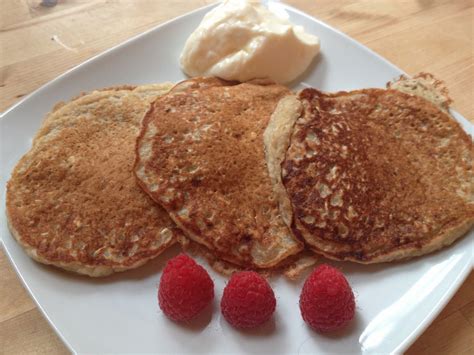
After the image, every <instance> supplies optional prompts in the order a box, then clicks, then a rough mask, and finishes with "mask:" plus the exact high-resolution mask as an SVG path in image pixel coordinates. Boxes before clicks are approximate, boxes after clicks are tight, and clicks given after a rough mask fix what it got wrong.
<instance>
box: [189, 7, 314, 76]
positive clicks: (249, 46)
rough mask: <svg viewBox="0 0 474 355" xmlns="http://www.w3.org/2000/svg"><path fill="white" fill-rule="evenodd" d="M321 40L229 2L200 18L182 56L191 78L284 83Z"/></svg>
mask: <svg viewBox="0 0 474 355" xmlns="http://www.w3.org/2000/svg"><path fill="white" fill-rule="evenodd" d="M319 50H320V41H319V38H318V37H316V36H314V35H311V34H308V33H306V32H305V30H304V29H303V27H302V26H295V25H293V24H291V23H290V22H289V21H288V20H286V19H284V18H280V17H278V16H277V15H275V14H274V13H273V12H271V11H269V10H268V9H267V8H266V7H264V6H262V5H261V4H257V3H251V2H249V1H244V0H240V1H239V0H228V1H225V2H223V3H222V4H221V5H219V6H217V7H216V8H214V9H213V10H211V11H210V12H209V13H207V14H206V15H205V16H204V19H203V20H202V22H201V23H200V25H199V26H198V28H196V30H195V31H194V32H193V33H192V34H191V35H190V36H189V38H188V40H187V41H186V44H185V46H184V49H183V52H182V53H181V58H180V64H181V68H182V70H183V71H184V72H185V73H186V74H188V75H189V76H191V77H193V76H217V77H220V78H222V79H226V80H238V81H247V80H251V79H255V78H270V79H273V80H274V81H276V82H278V83H288V82H290V81H292V80H293V79H295V78H296V77H297V76H299V75H300V74H301V73H303V72H304V71H305V69H306V68H307V67H308V66H309V64H310V63H311V61H312V60H313V58H314V57H315V56H316V55H317V54H318V53H319Z"/></svg>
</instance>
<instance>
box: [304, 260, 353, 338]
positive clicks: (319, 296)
mask: <svg viewBox="0 0 474 355" xmlns="http://www.w3.org/2000/svg"><path fill="white" fill-rule="evenodd" d="M300 309H301V315H302V316H303V319H304V320H305V322H306V323H308V324H309V326H310V327H311V328H313V329H314V330H316V331H319V332H330V331H333V330H337V329H340V328H342V327H344V326H345V325H346V324H347V323H349V321H350V320H351V319H352V318H354V311H355V301H354V294H353V293H352V289H351V286H350V285H349V283H348V282H347V280H346V278H345V277H344V275H343V274H342V273H341V272H340V271H339V270H337V269H335V268H333V267H331V266H329V265H321V266H319V267H318V268H316V269H315V270H314V271H313V273H312V274H311V275H309V276H308V278H307V279H306V281H305V283H304V286H303V290H302V291H301V296H300Z"/></svg>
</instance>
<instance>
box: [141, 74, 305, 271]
mask: <svg viewBox="0 0 474 355" xmlns="http://www.w3.org/2000/svg"><path fill="white" fill-rule="evenodd" d="M288 94H289V91H288V89H287V88H285V87H283V86H280V85H276V84H273V83H269V82H264V81H259V82H252V83H243V84H238V83H231V82H226V81H222V80H219V79H215V78H198V79H192V80H188V81H184V82H182V83H180V84H178V85H177V86H175V87H174V88H173V89H172V91H171V92H170V93H169V94H167V95H164V96H162V97H160V98H158V99H157V100H156V101H155V102H154V104H153V105H152V108H151V109H150V111H149V112H148V113H147V115H146V117H145V118H144V120H143V127H142V131H141V133H140V136H139V138H138V141H137V161H136V164H135V172H136V175H137V178H138V180H139V182H140V184H141V186H142V187H143V188H144V189H145V190H146V191H147V192H148V194H149V195H150V196H151V197H152V198H153V199H154V200H155V201H156V202H158V203H159V204H161V205H162V206H163V207H164V208H165V209H166V210H167V211H168V212H169V214H170V216H171V218H172V219H173V220H174V221H175V222H176V224H177V225H178V226H179V227H180V228H181V229H182V230H183V231H184V232H185V234H186V236H188V237H189V238H191V239H193V240H194V241H196V242H198V243H200V244H202V245H204V246H205V247H207V248H208V249H209V250H210V251H211V252H212V253H213V254H214V255H215V256H217V257H219V258H221V259H224V260H227V261H230V262H232V263H235V264H238V265H241V266H246V267H255V268H269V267H273V266H276V265H277V264H278V263H279V262H281V261H282V260H283V259H285V258H286V257H288V256H289V255H293V254H295V253H297V252H298V251H300V250H301V248H302V244H301V243H300V242H299V241H298V240H297V239H295V238H294V236H293V235H292V233H291V231H290V229H289V228H288V227H287V226H286V224H285V223H284V221H283V219H282V217H281V215H280V212H279V208H278V203H277V200H276V198H275V195H274V193H273V190H272V183H271V179H270V176H269V173H268V169H267V166H266V161H265V153H264V146H263V132H264V130H265V127H266V125H267V123H268V120H269V118H270V115H271V113H272V112H273V110H274V108H275V106H276V105H277V103H278V101H279V100H280V99H281V98H282V97H284V96H286V95H288Z"/></svg>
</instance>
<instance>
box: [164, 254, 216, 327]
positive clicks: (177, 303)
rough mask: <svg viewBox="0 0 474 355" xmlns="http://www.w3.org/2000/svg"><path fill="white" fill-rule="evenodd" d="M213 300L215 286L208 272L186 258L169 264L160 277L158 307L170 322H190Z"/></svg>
mask: <svg viewBox="0 0 474 355" xmlns="http://www.w3.org/2000/svg"><path fill="white" fill-rule="evenodd" d="M213 298H214V283H213V282H212V280H211V278H210V277H209V274H208V273H207V271H206V270H205V269H204V268H203V267H202V266H201V265H199V264H197V263H196V262H195V261H194V260H193V259H191V258H190V257H189V256H187V255H186V254H180V255H178V256H176V257H174V258H173V259H171V260H169V261H168V263H167V264H166V266H165V268H164V270H163V274H162V275H161V280H160V287H159V290H158V303H159V305H160V308H161V310H162V311H163V313H164V314H166V316H168V318H170V319H172V320H174V321H176V322H181V321H188V320H191V319H192V318H194V317H195V316H196V315H197V314H198V313H199V312H201V311H202V310H203V309H204V308H205V307H206V306H207V305H208V304H209V303H211V301H212V300H213Z"/></svg>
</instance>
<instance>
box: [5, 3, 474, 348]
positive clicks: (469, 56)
mask: <svg viewBox="0 0 474 355" xmlns="http://www.w3.org/2000/svg"><path fill="white" fill-rule="evenodd" d="M46 2H47V1H46ZM50 2H51V0H50ZM210 2H211V1H206V0H189V1H188V0H180V1H162V0H156V1H154V0H116V1H114V0H59V1H58V4H57V5H56V6H53V7H44V6H40V3H41V0H1V3H0V13H1V16H0V22H1V23H0V45H1V47H0V59H1V61H0V111H3V110H5V109H6V108H7V107H9V106H10V105H12V104H14V103H15V102H17V101H18V100H20V99H21V98H22V97H23V96H25V95H27V94H28V93H30V92H32V91H33V90H35V89H37V88H38V87H40V86H41V85H43V84H45V83H46V82H48V81H49V80H51V79H53V78H55V77H56V76H57V75H59V74H61V73H63V72H64V71H66V70H67V69H69V68H71V67H73V66H75V65H77V64H79V63H81V62H82V61H84V60H86V59H87V58H90V57H91V56H93V55H95V54H97V53H100V52H101V51H103V50H105V49H107V48H109V47H111V46H113V45H116V44H118V43H120V42H122V41H124V40H126V39H127V38H129V37H131V36H133V35H135V34H138V33H140V32H143V31H145V30H147V29H149V28H152V27H153V26H155V25H157V24H159V23H162V22H164V21H166V20H168V19H171V18H173V17H175V16H178V15H181V14H183V13H186V12H188V11H191V10H194V9H196V8H198V7H201V6H203V5H206V4H207V3H210ZM288 2H289V3H290V4H292V5H294V6H295V7H297V8H299V9H301V10H303V11H305V12H307V13H309V14H311V15H313V16H315V17H317V18H319V19H321V20H323V21H325V22H327V23H329V24H331V25H332V26H334V27H336V28H338V29H339V30H341V31H343V32H345V33H347V34H349V35H350V36H351V37H353V38H355V39H356V40H358V41H360V42H361V43H363V44H365V45H367V46H368V47H370V48H371V49H373V50H374V51H376V52H378V53H379V54H381V55H382V56H383V57H385V58H387V59H388V60H390V61H391V62H393V63H394V64H396V65H397V66H399V67H400V68H401V69H403V70H405V71H406V72H408V73H409V74H414V73H416V72H419V71H428V72H431V73H433V74H435V75H436V76H437V77H439V78H443V79H444V80H445V81H446V83H447V85H448V87H449V89H450V92H451V96H452V98H453V99H454V101H455V103H454V108H455V109H457V110H458V111H459V112H461V113H462V114H463V115H464V116H465V117H467V118H468V119H470V120H471V121H473V117H474V107H473V103H474V97H473V89H474V85H473V79H474V65H473V53H474V47H473V46H474V43H473V23H474V1H472V0H456V1H452V0H404V1H400V0H359V1H347V0H343V1H341V0H338V1H335V0H319V1H316V0H311V1H310V0H294V1H288ZM3 352H4V353H7V354H17V353H26V352H41V353H47V354H55V353H66V352H67V350H66V348H65V347H64V345H63V344H62V343H61V341H60V340H59V339H58V337H57V336H56V335H55V333H54V332H53V331H52V329H51V327H50V326H49V325H48V323H47V322H46V320H45V319H44V318H43V317H42V315H41V314H40V312H39V310H38V309H37V307H36V306H35V304H34V303H33V301H32V300H31V298H30V297H29V295H28V294H27V292H26V291H25V289H24V288H23V286H22V285H21V283H20V281H19V280H18V278H17V276H16V275H15V273H14V271H13V269H12V267H11V266H10V264H9V263H8V261H7V260H6V257H5V255H4V253H3V251H2V252H0V353H3ZM408 353H411V354H419V353H422V354H433V353H452V354H461V353H466V354H467V353H471V354H472V353H474V274H473V273H471V275H470V276H469V278H468V279H467V280H466V282H465V283H464V285H463V286H462V287H461V289H460V290H459V291H458V292H457V293H456V295H455V297H454V298H453V299H452V300H451V302H450V303H449V304H448V306H447V307H446V308H445V309H444V310H443V311H442V312H441V314H440V315H439V316H438V318H437V319H436V320H435V322H434V323H433V324H432V325H431V326H430V327H429V328H428V329H427V330H426V331H425V333H424V334H423V335H422V336H421V337H420V338H419V339H418V340H417V341H416V342H415V343H414V344H413V346H412V347H411V348H410V350H409V351H408Z"/></svg>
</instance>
